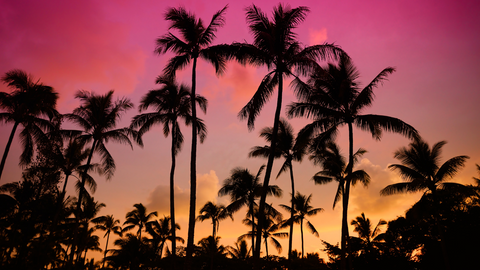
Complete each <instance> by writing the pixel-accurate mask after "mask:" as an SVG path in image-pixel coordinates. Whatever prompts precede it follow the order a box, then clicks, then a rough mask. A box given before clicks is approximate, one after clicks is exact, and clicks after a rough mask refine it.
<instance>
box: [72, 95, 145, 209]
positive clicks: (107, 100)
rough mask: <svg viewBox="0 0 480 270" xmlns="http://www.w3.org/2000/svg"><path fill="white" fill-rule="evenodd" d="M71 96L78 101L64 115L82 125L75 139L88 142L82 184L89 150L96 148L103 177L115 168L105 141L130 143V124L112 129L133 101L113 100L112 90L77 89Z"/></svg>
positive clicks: (89, 161) (111, 174)
mask: <svg viewBox="0 0 480 270" xmlns="http://www.w3.org/2000/svg"><path fill="white" fill-rule="evenodd" d="M75 98H78V99H80V101H81V102H82V104H81V105H80V106H79V107H78V108H76V109H74V110H73V113H70V114H65V115H64V117H65V118H66V119H69V120H70V121H72V122H74V123H76V124H78V125H79V126H81V127H82V128H83V132H84V133H83V134H82V135H80V136H78V137H77V139H78V140H79V142H80V143H87V142H92V147H91V150H90V154H89V156H88V159H87V164H86V165H85V172H84V173H83V174H82V182H81V186H82V187H84V186H85V181H86V178H85V175H86V172H87V170H88V168H89V166H90V164H91V161H92V157H93V153H95V152H97V153H99V154H100V156H101V164H102V172H103V173H105V174H106V176H107V179H110V178H111V177H112V176H113V173H114V171H115V161H114V159H113V157H112V155H111V154H110V152H109V151H108V150H107V148H106V145H105V143H106V142H108V141H115V142H119V143H124V144H128V145H130V147H132V148H133V145H132V143H131V142H130V139H129V136H131V135H133V134H134V133H133V131H132V130H131V129H130V128H120V129H115V127H116V125H117V123H118V121H119V120H120V117H121V115H122V114H123V113H125V112H126V111H127V110H129V109H131V108H132V107H133V103H132V102H131V101H130V100H129V99H127V98H122V99H118V100H116V101H113V100H112V99H113V90H110V91H109V92H108V93H106V94H105V95H96V94H94V93H90V92H87V91H78V92H77V93H76V94H75ZM135 138H136V142H137V143H138V144H139V145H142V141H141V139H140V138H139V137H135ZM82 196H83V192H82V189H80V194H79V195H78V206H79V205H80V203H81V201H82Z"/></svg>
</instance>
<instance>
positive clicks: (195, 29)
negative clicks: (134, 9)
mask: <svg viewBox="0 0 480 270" xmlns="http://www.w3.org/2000/svg"><path fill="white" fill-rule="evenodd" d="M226 9H227V6H225V7H224V8H223V9H221V10H220V11H218V12H216V13H215V14H214V15H213V17H212V20H211V21H210V23H209V24H208V26H205V25H204V22H203V20H202V19H197V18H196V17H195V15H193V14H191V13H189V12H187V11H186V10H185V9H184V8H182V7H180V8H169V9H168V11H167V13H166V14H165V19H166V20H167V21H170V28H169V29H176V30H178V31H179V32H180V34H181V35H182V38H183V39H182V38H179V37H177V36H175V35H174V34H172V33H171V32H169V33H168V34H166V35H164V36H162V37H160V38H158V39H157V42H156V43H157V47H156V49H155V52H156V53H158V54H164V53H166V52H168V51H171V52H174V53H176V54H177V55H176V56H174V57H173V58H172V59H170V61H169V62H168V64H167V66H166V67H165V68H164V73H165V74H166V76H168V77H171V78H174V77H175V73H176V71H177V70H179V69H182V68H184V67H185V66H186V65H188V64H189V63H190V62H193V63H192V86H191V87H192V94H191V95H192V96H193V97H196V87H197V83H196V80H197V77H196V68H197V60H198V58H199V57H200V58H203V59H205V60H207V61H209V62H211V63H212V64H213V65H214V66H215V71H216V72H217V74H221V73H223V72H224V70H225V67H226V60H225V57H223V56H221V55H219V54H217V53H216V50H215V49H214V48H211V47H209V46H210V44H211V43H212V41H213V39H214V38H215V32H216V31H217V29H218V28H219V27H221V26H223V24H224V23H225V18H224V14H225V11H226ZM190 102H191V110H192V119H197V109H196V106H195V100H194V99H191V100H190ZM197 128H198V127H197V123H196V122H195V121H194V122H192V150H191V158H190V214H189V220H188V239H187V258H188V263H187V268H189V267H190V266H189V265H190V261H191V260H190V258H191V256H192V253H193V246H194V242H193V240H194V234H195V215H196V211H195V202H196V192H197V178H196V177H197V175H196V174H197V172H196V163H197V161H196V156H197V136H196V135H197Z"/></svg>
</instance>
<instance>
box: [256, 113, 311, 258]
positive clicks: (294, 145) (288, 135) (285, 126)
mask: <svg viewBox="0 0 480 270" xmlns="http://www.w3.org/2000/svg"><path fill="white" fill-rule="evenodd" d="M272 132H273V128H272V127H267V128H264V129H262V131H261V132H260V137H263V138H264V139H265V140H266V141H267V142H270V141H271V140H272ZM307 146H308V140H303V139H302V138H299V137H295V135H294V134H293V127H292V126H291V125H290V124H289V123H288V122H287V121H286V120H285V119H281V120H280V123H279V130H278V143H277V148H276V151H275V158H280V157H283V158H284V159H285V161H284V163H283V165H282V167H281V168H280V171H279V172H278V174H277V178H278V177H279V176H280V175H281V174H282V173H283V172H286V171H287V170H288V171H290V182H291V186H292V199H291V202H292V205H291V208H292V209H293V208H294V205H293V203H294V196H295V180H294V177H293V165H292V162H293V161H302V158H303V156H304V154H305V152H306V149H307ZM268 155H270V146H269V145H265V146H255V147H253V148H252V150H251V151H250V153H249V156H250V157H264V158H267V159H268ZM290 220H293V212H291V216H290ZM292 243H293V223H291V224H290V233H289V239H288V258H289V259H291V254H292Z"/></svg>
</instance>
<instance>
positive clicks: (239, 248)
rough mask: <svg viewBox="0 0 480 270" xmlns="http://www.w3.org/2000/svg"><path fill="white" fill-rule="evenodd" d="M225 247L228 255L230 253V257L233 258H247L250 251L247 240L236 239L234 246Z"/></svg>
mask: <svg viewBox="0 0 480 270" xmlns="http://www.w3.org/2000/svg"><path fill="white" fill-rule="evenodd" d="M227 249H228V255H230V257H232V258H233V259H237V260H246V259H248V258H249V255H248V254H249V253H250V249H251V247H250V249H249V248H248V244H247V241H245V240H237V241H236V242H235V246H234V247H232V246H228V247H227Z"/></svg>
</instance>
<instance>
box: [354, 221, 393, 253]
mask: <svg viewBox="0 0 480 270" xmlns="http://www.w3.org/2000/svg"><path fill="white" fill-rule="evenodd" d="M386 224H387V222H386V221H385V220H383V219H380V220H379V221H378V223H377V225H376V226H375V228H374V229H373V231H372V224H371V222H370V219H369V218H366V217H365V214H364V213H362V214H361V215H360V216H358V217H356V218H355V219H354V220H352V222H351V223H350V225H352V226H353V231H354V232H356V233H358V237H359V238H360V240H361V242H362V246H363V249H364V252H365V253H366V255H367V256H368V257H370V256H372V255H373V258H376V254H372V253H373V252H374V251H375V250H376V248H378V245H379V243H380V240H381V239H382V237H383V235H382V234H381V230H380V226H383V225H386Z"/></svg>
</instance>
